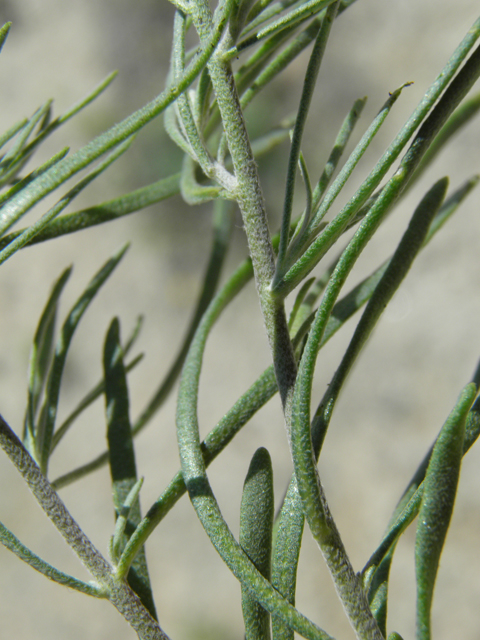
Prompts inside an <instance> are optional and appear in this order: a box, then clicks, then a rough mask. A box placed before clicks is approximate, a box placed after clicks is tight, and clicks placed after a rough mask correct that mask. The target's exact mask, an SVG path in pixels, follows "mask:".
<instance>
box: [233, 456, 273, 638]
mask: <svg viewBox="0 0 480 640" xmlns="http://www.w3.org/2000/svg"><path fill="white" fill-rule="evenodd" d="M273 511H274V498H273V471H272V461H271V459H270V455H269V453H268V451H267V450H266V449H263V448H260V449H257V451H256V452H255V454H254V456H253V458H252V461H251V463H250V467H249V469H248V473H247V477H246V479H245V485H244V487H243V495H242V506H241V510H240V537H239V542H240V545H241V547H242V549H243V550H244V551H245V553H246V554H247V556H248V557H249V558H250V560H251V561H252V562H253V564H254V565H255V566H256V567H257V569H258V570H259V571H260V573H261V574H262V575H263V576H264V577H265V578H266V579H267V580H270V572H271V555H272V527H273ZM242 611H243V620H244V623H245V636H246V640H268V639H269V638H270V614H269V613H268V611H266V610H265V609H264V608H263V607H262V606H261V605H260V604H259V603H258V602H257V601H256V599H255V598H254V597H253V596H252V594H251V593H250V591H249V590H248V589H247V588H246V587H245V586H242Z"/></svg>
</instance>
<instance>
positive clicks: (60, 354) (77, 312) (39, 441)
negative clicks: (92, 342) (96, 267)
mask: <svg viewBox="0 0 480 640" xmlns="http://www.w3.org/2000/svg"><path fill="white" fill-rule="evenodd" d="M127 248H128V245H125V246H124V247H122V248H121V249H120V251H118V252H117V253H116V254H115V255H114V256H112V258H110V260H108V261H107V262H106V263H105V265H104V266H103V267H102V268H101V269H100V271H99V272H98V273H97V274H96V275H95V276H94V277H93V278H92V280H91V281H90V282H89V284H88V286H87V288H86V289H85V291H84V292H83V294H82V295H81V296H80V298H78V300H77V302H76V303H75V304H74V306H73V308H72V310H71V311H70V313H69V315H68V317H67V319H66V320H65V322H64V323H63V326H62V329H61V331H60V335H59V338H58V341H57V345H56V348H55V355H54V358H53V362H52V364H51V367H50V370H49V373H48V382H47V385H46V392H45V398H44V401H43V404H42V409H41V413H40V418H39V421H38V425H37V429H36V433H35V452H36V453H35V458H36V459H37V460H39V466H40V468H41V470H42V472H43V473H44V474H45V475H46V474H47V470H48V461H49V457H50V454H51V451H52V449H51V447H52V438H53V432H54V429H55V422H56V417H57V408H58V400H59V396H60V386H61V383H62V375H63V369H64V366H65V360H66V358H67V353H68V349H69V347H70V343H71V341H72V338H73V335H74V333H75V330H76V328H77V326H78V323H79V322H80V320H81V318H82V316H83V314H84V313H85V311H86V310H87V308H88V306H89V304H90V302H91V301H92V300H93V298H94V297H95V295H96V294H97V292H98V291H99V289H100V288H101V286H102V285H103V284H104V283H105V281H106V280H107V278H108V277H109V276H110V275H111V273H112V272H113V270H114V269H115V267H116V266H117V264H118V263H119V262H120V260H121V259H122V258H123V256H124V254H125V252H126V250H127Z"/></svg>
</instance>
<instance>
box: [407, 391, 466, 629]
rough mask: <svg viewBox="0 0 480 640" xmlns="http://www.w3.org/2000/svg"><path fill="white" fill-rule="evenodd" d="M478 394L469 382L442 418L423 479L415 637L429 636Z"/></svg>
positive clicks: (418, 542) (419, 518)
mask: <svg viewBox="0 0 480 640" xmlns="http://www.w3.org/2000/svg"><path fill="white" fill-rule="evenodd" d="M476 395H477V388H476V386H475V385H474V384H469V385H467V386H466V387H465V389H464V390H463V391H462V393H461V395H460V398H459V401H458V403H457V405H456V406H455V408H454V410H453V411H452V413H451V414H450V416H449V417H448V419H447V421H446V422H445V424H444V426H443V428H442V430H441V432H440V434H439V436H438V438H437V440H436V442H435V446H434V447H433V451H432V455H431V458H430V463H429V465H428V469H427V473H426V476H425V480H424V490H423V498H422V504H421V507H420V512H419V514H418V525H417V536H416V540H415V570H416V577H417V639H418V640H430V637H431V628H430V611H431V606H432V601H433V589H434V585H435V579H436V576H437V570H438V563H439V560H440V554H441V552H442V549H443V544H444V542H445V538H446V535H447V530H448V527H449V524H450V519H451V516H452V512H453V505H454V502H455V495H456V492H457V484H458V478H459V474H460V465H461V462H462V456H463V442H464V434H465V422H466V418H467V414H468V412H469V410H470V408H471V406H472V404H473V401H474V400H475V396H476Z"/></svg>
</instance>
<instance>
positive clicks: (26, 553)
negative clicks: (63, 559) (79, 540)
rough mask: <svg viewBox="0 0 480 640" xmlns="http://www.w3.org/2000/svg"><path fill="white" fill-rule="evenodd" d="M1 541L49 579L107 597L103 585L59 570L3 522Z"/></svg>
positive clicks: (0, 534) (78, 589)
mask: <svg viewBox="0 0 480 640" xmlns="http://www.w3.org/2000/svg"><path fill="white" fill-rule="evenodd" d="M0 542H1V543H2V544H3V545H4V546H5V547H6V548H7V549H8V550H9V551H12V552H13V553H14V554H15V555H16V556H17V558H20V560H23V562H26V563H27V564H28V565H30V566H31V567H32V569H35V571H38V572H39V573H41V574H43V575H44V576H45V577H46V578H48V579H49V580H53V582H57V583H58V584H61V585H63V586H65V587H70V589H75V590H76V591H80V592H81V593H85V594H86V595H88V596H93V597H94V598H106V597H107V594H106V591H105V590H104V589H102V588H101V587H99V586H97V585H94V584H88V583H86V582H82V580H77V579H76V578H74V577H73V576H70V575H68V574H67V573H63V571H59V570H58V569H56V568H55V567H53V566H52V565H51V564H49V563H48V562H46V561H45V560H42V558H40V557H39V556H37V555H36V554H35V553H33V551H31V550H30V549H29V548H28V547H26V546H25V545H24V544H22V543H21V542H20V540H19V539H18V538H17V537H16V536H15V535H14V534H13V533H12V532H11V531H10V530H9V529H7V527H5V526H4V525H3V524H2V523H1V522H0Z"/></svg>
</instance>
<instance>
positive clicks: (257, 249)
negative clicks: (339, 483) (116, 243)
mask: <svg viewBox="0 0 480 640" xmlns="http://www.w3.org/2000/svg"><path fill="white" fill-rule="evenodd" d="M192 18H193V21H194V24H195V27H196V29H197V31H198V33H199V36H200V39H201V41H202V42H203V41H204V40H205V39H206V38H207V37H208V34H209V33H211V30H212V29H213V28H214V24H213V21H212V15H211V12H210V8H209V7H208V3H206V2H198V3H196V5H195V9H194V10H193V12H192ZM233 45H234V42H233V40H232V37H231V35H230V34H229V32H228V31H227V33H226V34H225V35H224V37H223V38H222V41H221V42H220V44H219V48H218V50H217V51H216V52H215V54H214V55H213V56H212V58H211V59H210V62H209V64H208V69H209V73H210V78H211V81H212V85H213V87H214V90H215V94H216V97H217V103H218V107H219V109H220V113H221V116H222V122H223V126H224V129H225V135H226V138H227V142H228V147H229V149H230V154H231V157H232V162H233V166H234V169H235V175H236V178H237V182H238V184H237V188H236V198H237V202H238V206H239V208H240V211H241V214H242V219H243V223H244V227H245V233H246V235H247V241H248V246H249V251H250V256H251V258H252V263H253V269H254V274H255V282H256V286H257V291H258V295H259V299H260V306H261V309H262V314H263V319H264V323H265V328H266V331H267V335H268V340H269V344H270V349H271V352H272V357H273V362H274V367H275V375H276V378H277V383H278V387H279V391H280V397H281V399H282V404H283V407H284V410H285V414H286V419H287V424H288V423H289V420H288V415H289V408H288V407H289V405H290V398H291V395H292V393H293V385H294V383H295V377H296V362H295V356H294V352H293V347H292V343H291V340H290V336H289V332H288V326H287V319H286V314H285V308H284V305H283V300H281V299H278V298H277V299H275V297H274V296H273V295H272V292H271V286H270V285H271V282H272V279H273V276H274V273H275V254H274V251H273V246H272V241H271V238H270V231H269V229H268V223H267V213H266V208H265V201H264V198H263V193H262V189H261V185H260V179H259V175H258V170H257V165H256V162H255V159H254V157H253V153H252V149H251V146H250V142H249V138H248V133H247V130H246V126H245V120H244V118H243V113H242V108H241V105H240V99H239V96H238V92H237V88H236V86H235V80H234V76H233V71H232V68H231V65H230V63H229V61H228V60H226V59H225V58H224V57H223V52H225V51H228V49H230V48H231V47H232V46H233Z"/></svg>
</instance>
